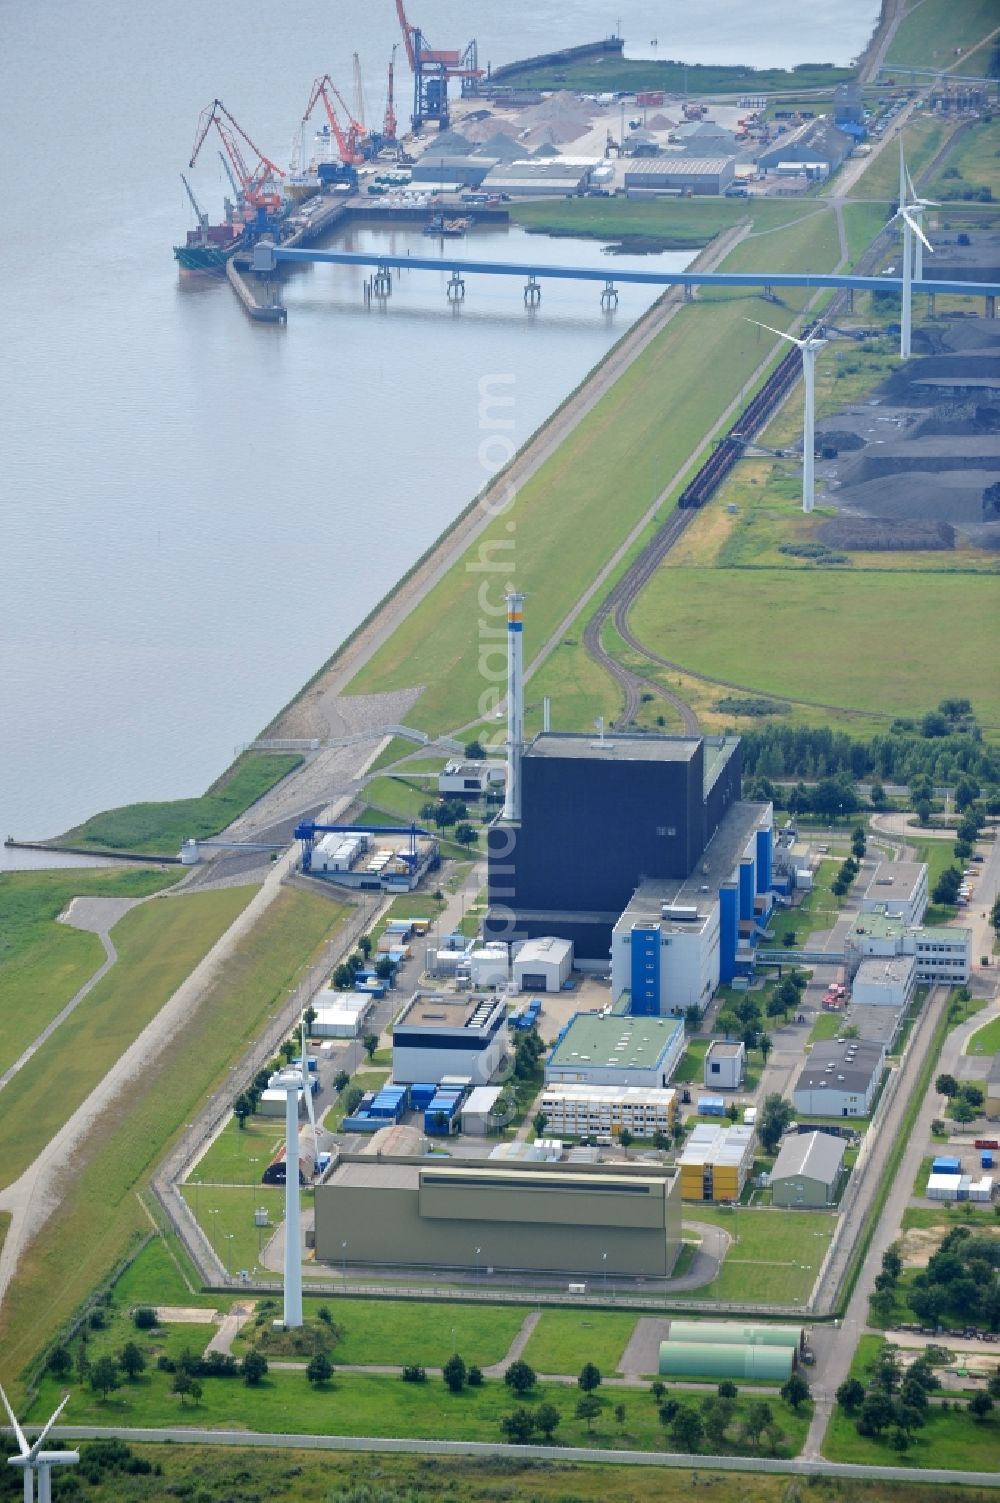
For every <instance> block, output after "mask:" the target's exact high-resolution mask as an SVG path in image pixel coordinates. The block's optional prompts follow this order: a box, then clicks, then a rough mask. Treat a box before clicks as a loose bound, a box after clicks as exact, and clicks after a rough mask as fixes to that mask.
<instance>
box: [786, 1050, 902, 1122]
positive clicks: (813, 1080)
mask: <svg viewBox="0 0 1000 1503" xmlns="http://www.w3.org/2000/svg"><path fill="white" fill-rule="evenodd" d="M884 1065H885V1047H884V1045H882V1044H879V1043H875V1042H870V1041H869V1040H867V1039H828V1040H824V1041H823V1042H821V1043H818V1044H814V1045H813V1048H812V1053H811V1054H810V1056H809V1059H808V1060H807V1062H806V1064H805V1067H804V1068H803V1070H802V1073H801V1074H800V1075H799V1078H798V1080H797V1081H796V1082H795V1090H794V1092H793V1094H792V1102H793V1104H794V1106H795V1110H796V1112H798V1113H799V1114H800V1115H801V1116H803V1117H867V1116H869V1115H870V1114H871V1109H872V1107H873V1105H874V1103H875V1096H876V1094H877V1092H878V1088H879V1085H880V1083H881V1080H882V1071H883V1068H884Z"/></svg>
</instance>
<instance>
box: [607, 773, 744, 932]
mask: <svg viewBox="0 0 1000 1503" xmlns="http://www.w3.org/2000/svg"><path fill="white" fill-rule="evenodd" d="M767 811H768V805H767V804H751V803H748V802H747V801H746V800H745V799H740V800H739V802H738V803H735V804H732V805H730V807H729V808H728V809H727V810H726V812H725V814H724V815H723V816H722V819H721V820H720V821H719V826H718V829H717V830H716V831H715V834H714V835H713V836H712V838H711V840H710V841H709V842H708V845H707V846H706V847H705V849H704V850H703V851H702V853H701V856H700V857H699V858H698V863H697V865H696V866H695V869H694V871H693V872H692V873H691V875H690V876H689V877H684V878H678V877H674V878H660V877H650V878H648V879H647V880H646V881H645V882H642V883H640V885H639V887H638V888H637V889H636V891H635V892H634V894H633V895H632V898H631V900H630V902H629V905H628V907H627V908H626V909H625V912H624V913H623V914H622V920H623V921H626V920H627V921H628V922H629V923H635V922H637V921H646V922H649V921H650V920H653V921H655V922H661V923H670V922H671V921H670V920H669V919H663V917H662V909H663V905H664V904H665V903H667V904H675V905H677V906H678V907H681V908H697V910H698V917H699V919H701V920H702V921H704V920H705V919H707V918H708V917H709V916H710V915H711V914H712V912H713V910H714V909H715V906H716V904H717V903H718V901H719V888H720V887H721V886H722V884H723V883H724V882H729V881H731V880H732V879H733V877H734V876H735V873H736V868H737V866H738V865H739V862H740V859H741V857H742V855H743V852H744V851H745V849H746V847H747V846H748V845H749V843H750V840H751V838H752V836H753V833H754V831H755V830H759V829H763V828H764V823H765V819H766V817H767ZM703 887H704V888H707V889H708V891H707V892H702V888H703ZM677 927H678V928H679V929H684V930H685V931H689V930H692V929H693V928H694V925H693V924H688V925H683V924H681V923H678V924H677Z"/></svg>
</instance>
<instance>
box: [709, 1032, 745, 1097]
mask: <svg viewBox="0 0 1000 1503" xmlns="http://www.w3.org/2000/svg"><path fill="white" fill-rule="evenodd" d="M746 1073H747V1051H746V1045H745V1044H744V1043H743V1042H742V1041H739V1042H736V1043H727V1042H726V1041H724V1040H723V1039H713V1040H712V1042H711V1043H710V1044H709V1046H708V1049H707V1050H706V1052H705V1084H706V1085H707V1086H709V1087H711V1088H712V1089H714V1090H717V1091H738V1090H739V1089H740V1086H741V1085H742V1084H743V1080H744V1077H745V1076H746Z"/></svg>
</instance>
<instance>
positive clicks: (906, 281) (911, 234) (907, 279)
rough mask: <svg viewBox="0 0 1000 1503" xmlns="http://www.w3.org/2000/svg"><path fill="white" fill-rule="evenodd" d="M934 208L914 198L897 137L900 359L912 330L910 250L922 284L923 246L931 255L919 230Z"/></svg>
mask: <svg viewBox="0 0 1000 1503" xmlns="http://www.w3.org/2000/svg"><path fill="white" fill-rule="evenodd" d="M932 207H934V205H932V203H931V201H930V199H922V198H917V196H916V194H915V193H914V191H913V184H912V182H911V181H910V174H909V173H908V172H907V170H906V163H905V161H904V160H903V137H902V133H900V137H899V208H898V209H897V210H896V213H895V215H894V216H893V217H894V218H895V219H901V220H902V221H903V296H902V302H901V306H900V316H899V354H900V359H902V360H909V358H910V334H911V330H912V327H913V248H914V244H916V248H917V281H918V282H920V281H923V275H924V246H926V247H927V249H928V250H929V251H931V252H932V253H933V250H934V247H933V245H931V243H930V241H929V240H928V239H927V236H926V235H925V234H924V232H923V230H922V229H921V228H920V219H921V216H922V214H923V212H924V209H929V208H932Z"/></svg>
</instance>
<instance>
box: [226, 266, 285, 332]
mask: <svg viewBox="0 0 1000 1503" xmlns="http://www.w3.org/2000/svg"><path fill="white" fill-rule="evenodd" d="M226 279H227V281H228V282H229V285H230V287H231V288H232V289H233V291H234V292H235V293H236V296H237V297H238V298H239V300H240V302H241V303H242V304H243V307H244V310H245V311H246V313H247V315H248V317H250V318H252V319H253V320H254V322H255V323H261V324H283V323H285V322H286V321H287V319H288V309H287V308H286V307H285V305H284V303H280V302H277V301H276V300H275V295H276V290H277V284H276V280H275V278H274V277H270V276H265V277H260V276H257V275H256V274H255V273H254V272H253V271H251V269H250V261H249V259H248V258H247V257H245V256H230V257H229V260H228V261H227V262H226Z"/></svg>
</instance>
